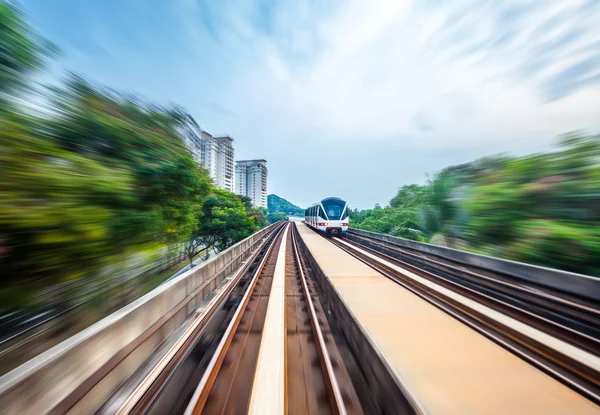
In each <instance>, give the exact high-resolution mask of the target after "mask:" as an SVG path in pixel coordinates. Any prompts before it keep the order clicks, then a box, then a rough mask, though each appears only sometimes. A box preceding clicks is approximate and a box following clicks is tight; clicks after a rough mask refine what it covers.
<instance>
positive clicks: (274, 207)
mask: <svg viewBox="0 0 600 415" xmlns="http://www.w3.org/2000/svg"><path fill="white" fill-rule="evenodd" d="M267 207H268V209H267V210H268V212H269V214H273V213H284V214H285V215H292V216H302V217H303V216H304V209H302V208H300V207H298V206H296V205H294V204H293V203H290V202H288V201H287V200H285V199H284V198H282V197H279V196H277V195H273V194H271V195H268V196H267ZM275 222H276V221H275Z"/></svg>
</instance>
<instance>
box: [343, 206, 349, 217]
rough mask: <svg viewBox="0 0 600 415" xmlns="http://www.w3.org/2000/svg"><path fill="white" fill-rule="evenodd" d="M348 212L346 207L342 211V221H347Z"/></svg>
mask: <svg viewBox="0 0 600 415" xmlns="http://www.w3.org/2000/svg"><path fill="white" fill-rule="evenodd" d="M349 211H350V208H349V207H348V206H346V210H345V211H344V214H343V215H342V220H344V219H348V212H349Z"/></svg>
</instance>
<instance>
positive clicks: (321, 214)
mask: <svg viewBox="0 0 600 415" xmlns="http://www.w3.org/2000/svg"><path fill="white" fill-rule="evenodd" d="M318 208H319V209H318V213H317V215H318V216H320V217H322V218H323V219H325V220H327V216H326V215H325V212H323V209H322V208H321V206H318Z"/></svg>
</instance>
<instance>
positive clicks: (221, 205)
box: [185, 188, 259, 262]
mask: <svg viewBox="0 0 600 415" xmlns="http://www.w3.org/2000/svg"><path fill="white" fill-rule="evenodd" d="M246 209H247V205H246V203H245V202H244V201H243V200H242V199H241V198H240V197H239V196H238V195H235V194H233V193H231V192H228V191H226V190H221V189H216V188H213V189H212V191H211V193H210V194H209V195H208V196H207V197H206V198H205V199H204V201H203V203H202V207H201V208H199V209H198V210H197V211H196V215H197V217H196V220H195V226H194V228H193V230H192V232H191V234H190V235H189V238H188V239H187V242H186V244H185V251H186V254H187V256H188V259H189V260H190V262H192V260H193V258H194V257H195V256H196V255H197V254H198V253H200V252H201V251H203V250H211V249H214V250H215V251H222V250H224V249H226V248H228V247H229V246H231V245H233V244H234V243H236V242H238V241H241V240H242V239H244V238H246V237H248V236H250V235H252V234H253V233H254V232H256V231H257V230H258V228H259V224H258V223H256V219H255V217H253V216H251V215H248V213H247V211H246Z"/></svg>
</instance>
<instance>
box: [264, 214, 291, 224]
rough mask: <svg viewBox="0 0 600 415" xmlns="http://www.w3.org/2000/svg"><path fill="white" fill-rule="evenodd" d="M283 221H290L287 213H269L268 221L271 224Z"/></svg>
mask: <svg viewBox="0 0 600 415" xmlns="http://www.w3.org/2000/svg"><path fill="white" fill-rule="evenodd" d="M282 220H288V215H286V214H285V213H269V214H268V215H267V221H268V222H269V223H275V222H279V221H282Z"/></svg>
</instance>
